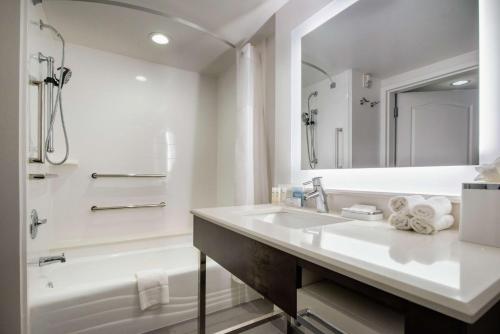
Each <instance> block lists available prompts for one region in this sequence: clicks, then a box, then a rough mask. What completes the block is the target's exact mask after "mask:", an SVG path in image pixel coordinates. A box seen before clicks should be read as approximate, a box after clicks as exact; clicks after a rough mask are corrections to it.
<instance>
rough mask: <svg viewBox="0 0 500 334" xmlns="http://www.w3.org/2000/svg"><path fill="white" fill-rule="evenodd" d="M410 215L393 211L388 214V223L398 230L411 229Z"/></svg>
mask: <svg viewBox="0 0 500 334" xmlns="http://www.w3.org/2000/svg"><path fill="white" fill-rule="evenodd" d="M410 218H411V216H410V215H402V214H398V213H393V214H392V215H390V216H389V224H391V226H393V227H394V228H397V229H398V230H406V231H408V230H411V226H410Z"/></svg>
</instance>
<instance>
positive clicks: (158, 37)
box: [149, 32, 169, 45]
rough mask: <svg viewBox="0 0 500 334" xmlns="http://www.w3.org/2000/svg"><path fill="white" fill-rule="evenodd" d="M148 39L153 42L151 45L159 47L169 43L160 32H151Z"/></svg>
mask: <svg viewBox="0 0 500 334" xmlns="http://www.w3.org/2000/svg"><path fill="white" fill-rule="evenodd" d="M149 38H150V39H151V40H152V41H153V43H156V44H159V45H167V44H168V42H169V39H168V37H167V36H166V35H165V34H162V33H161V32H152V33H151V34H149Z"/></svg>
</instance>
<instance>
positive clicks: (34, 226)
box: [30, 209, 47, 239]
mask: <svg viewBox="0 0 500 334" xmlns="http://www.w3.org/2000/svg"><path fill="white" fill-rule="evenodd" d="M46 223H47V219H45V218H44V219H39V218H38V212H36V210H35V209H33V210H31V224H30V235H31V239H35V238H36V236H37V234H38V226H40V225H43V224H46Z"/></svg>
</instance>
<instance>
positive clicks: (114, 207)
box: [90, 202, 167, 211]
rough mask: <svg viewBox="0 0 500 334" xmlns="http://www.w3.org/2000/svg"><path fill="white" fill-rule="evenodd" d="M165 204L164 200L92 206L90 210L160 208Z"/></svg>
mask: <svg viewBox="0 0 500 334" xmlns="http://www.w3.org/2000/svg"><path fill="white" fill-rule="evenodd" d="M165 205H167V203H165V202H160V203H158V204H135V205H122V206H96V205H94V206H92V207H91V208H90V211H101V210H117V209H140V208H161V207H164V206H165Z"/></svg>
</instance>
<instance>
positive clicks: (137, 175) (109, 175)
mask: <svg viewBox="0 0 500 334" xmlns="http://www.w3.org/2000/svg"><path fill="white" fill-rule="evenodd" d="M90 176H91V177H92V178H93V179H97V178H99V177H167V175H166V174H99V173H92V174H90Z"/></svg>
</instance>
